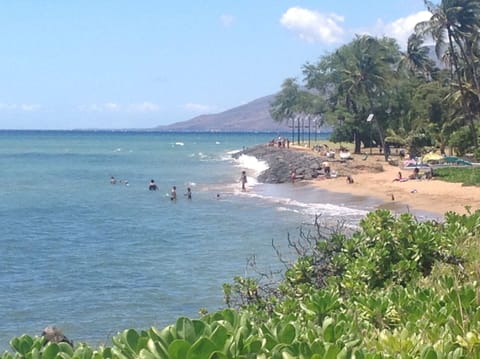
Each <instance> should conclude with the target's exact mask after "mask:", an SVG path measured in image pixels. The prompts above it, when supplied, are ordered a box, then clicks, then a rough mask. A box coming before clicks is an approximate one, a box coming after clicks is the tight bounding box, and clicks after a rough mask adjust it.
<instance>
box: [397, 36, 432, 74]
mask: <svg viewBox="0 0 480 359" xmlns="http://www.w3.org/2000/svg"><path fill="white" fill-rule="evenodd" d="M429 53H430V49H429V48H428V46H425V45H424V38H423V36H422V35H420V34H417V33H413V34H411V35H410V36H409V37H408V43H407V51H405V52H402V54H401V59H400V63H399V69H406V70H407V71H408V72H409V73H411V74H413V75H420V76H422V77H423V78H424V79H425V80H426V81H431V79H432V70H433V68H434V67H435V63H434V62H433V60H432V59H431V58H430V56H429Z"/></svg>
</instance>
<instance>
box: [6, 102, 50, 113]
mask: <svg viewBox="0 0 480 359" xmlns="http://www.w3.org/2000/svg"><path fill="white" fill-rule="evenodd" d="M41 108H42V107H41V106H40V105H35V104H29V103H20V104H17V103H0V110H2V111H20V112H35V111H38V110H40V109H41Z"/></svg>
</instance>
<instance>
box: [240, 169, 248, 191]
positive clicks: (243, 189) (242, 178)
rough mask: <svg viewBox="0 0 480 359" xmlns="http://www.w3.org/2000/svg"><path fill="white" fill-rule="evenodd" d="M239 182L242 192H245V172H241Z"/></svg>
mask: <svg viewBox="0 0 480 359" xmlns="http://www.w3.org/2000/svg"><path fill="white" fill-rule="evenodd" d="M240 182H242V191H244V192H245V191H246V190H247V189H246V188H245V184H246V183H247V172H245V171H242V176H241V177H240Z"/></svg>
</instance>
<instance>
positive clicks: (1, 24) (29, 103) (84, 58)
mask: <svg viewBox="0 0 480 359" xmlns="http://www.w3.org/2000/svg"><path fill="white" fill-rule="evenodd" d="M429 16H430V14H429V13H428V12H426V8H425V6H424V3H423V0H362V1H357V0H315V1H313V0H312V1H310V0H296V1H287V0H205V1H203V0H190V1H184V0H176V1H168V0H137V1H126V0H101V1H98V0H83V1H80V0H69V1H64V0H41V1H39V0H0V34H2V35H1V37H0V129H65V130H71V129H91V128H96V129H125V128H137V129H141V128H152V127H156V126H159V125H167V124H171V123H175V122H181V121H186V120H189V119H191V118H193V117H195V116H198V115H201V114H210V113H219V112H222V111H225V110H228V109H230V108H233V107H236V106H239V105H242V104H245V103H248V102H250V101H252V100H255V99H257V98H259V97H263V96H267V95H271V94H275V93H277V92H278V91H280V90H281V85H282V83H283V81H284V80H285V79H287V78H296V79H297V80H299V82H301V80H302V66H303V65H305V64H306V63H315V62H317V61H318V60H319V59H320V58H321V57H322V56H323V55H325V54H328V53H330V52H332V51H334V50H335V49H336V48H338V47H339V46H341V45H342V44H345V43H348V42H349V41H350V40H351V39H352V38H353V37H354V36H355V34H370V35H374V36H390V37H394V38H396V39H397V40H398V42H399V44H400V46H401V47H404V46H405V45H406V40H407V38H408V35H409V34H411V33H412V31H413V27H414V25H415V24H416V23H417V22H419V21H423V20H427V19H428V18H429Z"/></svg>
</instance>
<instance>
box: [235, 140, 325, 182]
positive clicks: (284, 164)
mask: <svg viewBox="0 0 480 359" xmlns="http://www.w3.org/2000/svg"><path fill="white" fill-rule="evenodd" d="M242 154H244V155H248V156H253V157H255V158H257V159H258V160H261V161H265V162H267V164H268V167H269V168H268V169H267V170H266V171H264V172H263V173H261V174H260V175H259V176H258V180H259V181H260V182H263V183H285V182H289V181H290V180H291V177H290V176H291V172H292V171H293V170H295V171H296V177H297V179H304V180H310V179H313V178H316V177H318V175H319V173H322V162H323V161H325V160H326V158H322V157H320V156H318V155H317V154H311V153H308V152H306V151H301V150H294V149H289V148H283V147H282V148H279V147H276V146H268V145H258V146H255V147H251V148H248V149H245V150H243V151H240V152H237V153H235V154H234V155H233V157H234V158H239V157H240V156H241V155H242Z"/></svg>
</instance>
